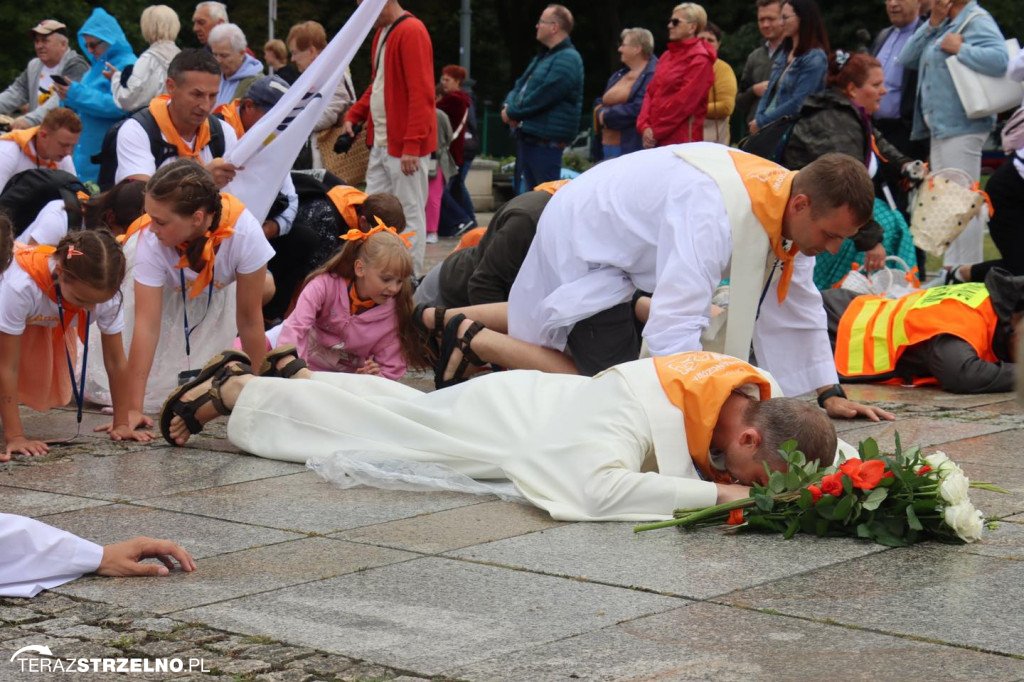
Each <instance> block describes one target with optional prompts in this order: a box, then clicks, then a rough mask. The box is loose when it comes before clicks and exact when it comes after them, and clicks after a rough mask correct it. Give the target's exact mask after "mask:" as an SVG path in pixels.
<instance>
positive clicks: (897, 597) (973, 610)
mask: <svg viewBox="0 0 1024 682" xmlns="http://www.w3.org/2000/svg"><path fill="white" fill-rule="evenodd" d="M1020 575H1021V562H1020V561H1008V560H1006V559H1001V558H995V557H990V556H981V555H979V554H974V553H971V552H964V551H957V550H956V548H954V547H947V546H943V545H934V544H927V545H918V546H915V547H910V548H904V549H899V550H894V551H888V552H882V553H879V554H876V555H874V556H868V557H864V558H861V559H857V560H855V561H851V562H848V563H845V564H841V565H837V566H831V567H828V568H824V569H821V570H818V571H815V572H813V573H810V574H804V575H797V576H792V577H790V578H788V579H786V580H778V581H775V582H773V583H770V584H767V585H762V586H760V587H755V588H751V589H749V590H743V591H741V592H736V593H734V594H731V595H728V596H726V597H724V598H723V599H722V602H723V603H726V604H732V605H736V606H743V607H750V608H755V609H763V610H769V609H770V610H771V612H773V613H782V614H788V615H794V616H800V617H803V618H811V619H815V620H822V621H824V620H826V619H828V620H831V621H834V622H836V623H840V624H844V625H849V626H853V627H860V628H868V629H871V630H876V631H881V632H886V633H891V634H899V635H905V636H910V637H920V638H925V639H928V640H931V641H936V642H946V643H950V644H954V645H958V646H968V647H976V648H978V649H982V650H985V651H991V652H998V653H1004V654H1011V655H1016V656H1024V619H1021V617H1020V611H1019V608H1017V607H1016V606H1015V605H1019V604H1020V603H1021V602H1022V601H1024V585H1022V583H1021V580H1020ZM1021 673H1022V674H1024V668H1022V669H1021Z"/></svg>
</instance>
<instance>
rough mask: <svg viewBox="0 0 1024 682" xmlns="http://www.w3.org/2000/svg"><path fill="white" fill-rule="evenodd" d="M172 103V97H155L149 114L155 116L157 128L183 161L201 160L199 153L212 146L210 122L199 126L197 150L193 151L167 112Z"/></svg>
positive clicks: (151, 102) (150, 104)
mask: <svg viewBox="0 0 1024 682" xmlns="http://www.w3.org/2000/svg"><path fill="white" fill-rule="evenodd" d="M170 101H171V97H170V95H159V96H157V97H154V98H153V99H152V100H151V101H150V103H149V113H151V114H153V118H154V119H156V124H157V126H159V127H160V132H161V133H163V134H164V137H166V138H167V142H168V143H170V144H173V145H174V146H175V147H176V148H177V150H178V156H179V157H181V158H183V159H196V158H199V152H201V151H202V150H203V148H205V147H206V145H208V144H210V120H209V119H206V120H204V121H203V123H202V125H200V126H199V132H198V133H196V141H195V148H194V149H193V148H192V147H190V146H188V143H187V142H185V140H183V139H182V138H181V134H180V133H179V132H178V129H177V128H175V127H174V123H173V122H172V121H171V114H170V112H168V111H167V105H168V103H169V102H170Z"/></svg>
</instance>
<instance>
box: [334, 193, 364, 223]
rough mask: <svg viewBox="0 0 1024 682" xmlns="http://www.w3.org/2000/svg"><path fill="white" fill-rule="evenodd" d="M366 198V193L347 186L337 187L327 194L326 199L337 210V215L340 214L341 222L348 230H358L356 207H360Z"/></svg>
mask: <svg viewBox="0 0 1024 682" xmlns="http://www.w3.org/2000/svg"><path fill="white" fill-rule="evenodd" d="M366 197H367V194H366V192H362V191H360V190H358V189H356V188H355V187H350V186H348V185H338V186H337V187H332V188H331V189H330V190H328V192H327V198H328V199H330V200H331V203H332V204H334V207H335V208H336V209H338V213H340V214H341V218H342V220H344V221H345V224H346V225H348V227H349V229H350V230H358V229H359V213H358V212H357V211H356V207H357V206H362V205H363V202H364V201H366Z"/></svg>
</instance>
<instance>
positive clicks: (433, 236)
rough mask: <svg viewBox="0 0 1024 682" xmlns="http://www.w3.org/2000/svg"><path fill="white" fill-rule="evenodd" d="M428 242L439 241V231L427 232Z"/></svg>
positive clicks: (434, 242)
mask: <svg viewBox="0 0 1024 682" xmlns="http://www.w3.org/2000/svg"><path fill="white" fill-rule="evenodd" d="M427 243H428V244H436V243H437V232H427Z"/></svg>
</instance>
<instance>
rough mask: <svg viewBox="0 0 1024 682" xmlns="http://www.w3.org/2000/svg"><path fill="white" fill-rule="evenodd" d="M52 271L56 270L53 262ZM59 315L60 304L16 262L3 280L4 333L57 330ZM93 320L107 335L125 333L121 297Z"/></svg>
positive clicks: (0, 317)
mask: <svg viewBox="0 0 1024 682" xmlns="http://www.w3.org/2000/svg"><path fill="white" fill-rule="evenodd" d="M50 269H51V270H52V269H53V263H52V261H51V263H50ZM57 314H58V311H57V304H56V303H54V302H53V301H51V300H50V298H49V297H48V296H47V295H46V294H44V293H43V290H42V289H40V288H39V285H38V284H36V283H35V282H34V281H33V280H32V277H31V276H30V275H29V274H28V273H27V272H25V270H23V269H22V267H21V266H20V265H19V264H18V261H17V260H14V261H12V262H11V265H10V267H9V268H7V272H5V273H4V276H3V279H0V332H4V333H5V334H11V335H15V336H20V335H21V334H22V333H23V332H24V331H25V326H26V325H30V324H32V325H39V326H41V327H56V326H59V325H60V318H59V317H58V316H57ZM92 319H93V320H95V322H96V326H97V327H99V330H100V332H101V333H103V334H120V333H121V332H122V331H124V316H123V315H122V314H121V296H120V295H119V294H118V295H115V296H114V298H112V299H110V300H109V301H106V302H104V303H100V304H99V305H98V306H96V310H95V311H93V313H92ZM73 324H74V323H73Z"/></svg>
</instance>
